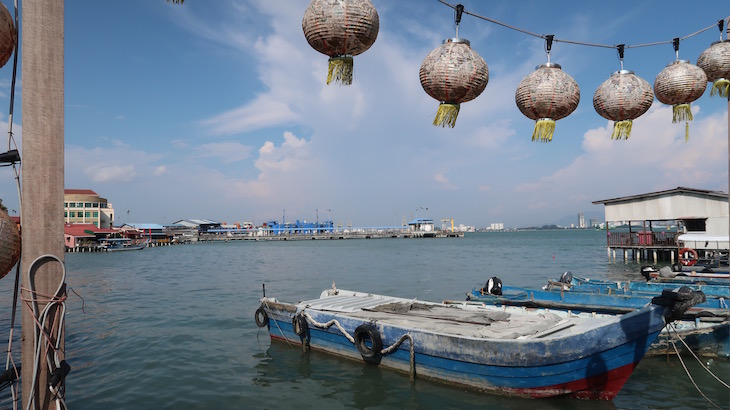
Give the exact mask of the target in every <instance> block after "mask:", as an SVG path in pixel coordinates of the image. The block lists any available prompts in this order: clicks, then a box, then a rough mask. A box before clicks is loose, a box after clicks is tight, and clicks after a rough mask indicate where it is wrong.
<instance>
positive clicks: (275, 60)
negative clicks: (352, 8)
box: [0, 0, 728, 228]
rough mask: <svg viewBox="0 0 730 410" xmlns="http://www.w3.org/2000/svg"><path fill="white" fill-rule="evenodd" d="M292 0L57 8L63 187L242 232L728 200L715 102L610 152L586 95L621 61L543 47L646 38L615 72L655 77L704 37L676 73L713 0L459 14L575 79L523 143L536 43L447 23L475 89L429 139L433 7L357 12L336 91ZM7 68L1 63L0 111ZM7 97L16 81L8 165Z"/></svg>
mask: <svg viewBox="0 0 730 410" xmlns="http://www.w3.org/2000/svg"><path fill="white" fill-rule="evenodd" d="M5 3H6V6H8V8H9V9H12V6H13V5H12V4H10V3H8V2H7V1H6V2H5ZM307 4H308V1H307V0H280V1H278V2H276V4H275V6H272V4H271V3H270V2H260V1H254V0H243V1H229V0H222V1H217V2H200V1H186V2H185V3H184V4H183V5H172V4H170V3H168V2H166V1H164V0H130V1H127V2H117V3H113V2H99V1H92V0H77V1H73V2H66V4H65V10H64V12H65V35H64V40H65V67H64V77H65V110H64V112H65V148H64V154H65V185H66V188H79V189H92V190H94V191H96V192H97V193H99V195H101V196H102V197H104V198H107V199H108V200H109V201H110V202H112V203H113V205H114V207H115V208H116V209H117V213H118V214H119V215H117V217H121V218H122V219H123V220H125V221H126V219H125V218H128V219H129V221H131V222H139V223H152V222H156V223H167V222H171V221H174V220H180V219H185V218H194V217H199V218H208V219H214V220H219V221H226V222H234V221H240V222H243V221H251V222H257V223H259V222H261V221H265V220H280V219H281V216H282V211H283V210H284V209H286V213H287V215H291V216H292V218H299V219H307V220H315V219H316V217H317V210H319V213H320V217H321V216H322V214H323V212H326V213H327V217H328V218H331V219H332V220H333V221H343V222H345V221H346V222H347V223H351V224H353V225H356V226H372V225H390V224H401V222H402V219H403V218H411V217H416V216H417V215H418V214H423V215H427V216H428V217H430V218H433V219H434V220H435V221H440V220H441V219H445V218H453V220H454V223H455V225H459V224H464V225H472V226H475V227H480V228H484V227H488V226H490V224H493V223H502V224H504V226H505V228H507V227H515V228H517V227H526V226H542V225H546V224H548V225H549V224H563V225H565V224H566V223H567V224H568V225H569V224H570V223H573V224H576V225H577V223H578V222H577V219H576V215H577V214H578V213H583V214H584V215H585V217H586V219H587V220H589V219H590V218H594V217H596V215H602V214H603V208H602V206H598V205H593V204H592V203H591V202H592V201H596V200H601V199H604V198H612V197H620V196H627V195H633V194H640V193H644V192H652V191H659V190H665V189H672V188H676V187H677V186H687V187H693V188H698V189H709V190H717V191H723V192H727V191H728V150H727V144H728V129H727V110H728V108H727V107H728V103H727V101H726V100H724V99H722V98H710V96H709V93H710V92H709V90H708V91H706V92H705V95H704V96H702V97H701V98H700V99H699V100H697V101H695V102H693V103H692V104H691V106H692V112H693V114H694V120H693V121H692V122H690V123H689V140H688V141H685V124H683V123H680V124H673V123H672V108H671V107H669V106H666V105H663V104H660V103H659V102H658V101H655V102H654V104H653V106H652V107H651V108H650V109H649V111H648V112H647V113H646V114H644V115H643V116H642V117H640V118H638V119H637V120H636V121H634V124H633V130H632V134H631V138H630V139H628V140H620V141H617V140H612V139H611V133H612V129H613V123H612V122H610V121H607V120H605V119H604V118H602V117H601V116H599V115H598V114H597V113H596V112H595V110H594V108H593V104H592V97H593V95H594V92H595V90H596V89H597V88H598V86H599V85H600V84H601V83H602V82H603V81H605V80H606V79H608V78H609V76H610V75H611V73H612V72H614V71H617V70H618V69H620V68H621V63H620V61H619V59H618V56H617V52H616V50H615V49H612V48H610V47H609V48H601V47H588V46H583V45H576V44H571V43H568V42H565V41H560V40H575V41H579V42H586V43H592V44H604V45H605V44H609V45H611V44H621V43H623V44H627V45H629V46H630V45H638V44H645V43H653V42H663V43H662V44H660V45H657V46H651V47H639V48H631V47H628V48H626V50H625V56H624V61H623V65H624V68H626V69H629V70H633V71H634V72H635V73H636V74H637V75H638V76H640V77H642V78H643V79H645V80H646V81H648V82H649V83H650V84H653V82H654V79H655V78H656V76H657V74H658V73H659V72H660V71H661V70H662V69H664V68H665V67H666V65H667V64H668V63H670V62H672V61H674V60H675V58H676V55H675V51H674V49H673V47H672V45H671V40H672V39H673V38H675V37H685V36H687V35H689V34H691V33H695V32H697V31H699V30H700V29H704V28H708V27H710V28H709V29H708V30H707V31H704V32H702V33H699V34H697V35H695V36H692V37H689V38H686V39H683V40H682V41H681V42H680V47H679V51H678V55H679V58H680V59H686V60H689V61H690V62H693V63H694V62H696V61H697V58H698V56H699V55H700V53H701V52H702V51H703V50H705V49H706V48H708V47H709V46H710V44H711V43H712V42H714V41H717V40H718V39H719V38H720V33H719V31H718V29H717V28H716V27H711V26H713V25H716V23H717V21H718V20H719V19H724V18H725V17H727V14H728V9H727V7H726V2H724V1H723V2H721V1H719V0H711V1H709V2H706V3H703V4H702V7H687V6H686V3H685V2H679V1H676V0H671V1H663V2H661V3H660V2H635V1H626V0H617V1H614V2H612V3H611V4H610V7H607V6H606V5H605V4H604V3H597V2H585V1H566V2H562V3H560V7H555V4H552V3H545V2H539V1H534V0H528V1H524V2H519V3H514V2H510V1H496V2H482V1H472V2H466V3H463V4H464V7H465V9H466V10H467V11H468V12H472V13H475V14H479V15H482V16H487V17H489V18H492V19H495V20H498V21H501V22H504V23H507V24H510V25H513V26H515V27H519V28H521V29H525V30H527V31H530V32H533V33H541V34H543V33H544V34H554V35H555V39H556V40H555V42H554V43H553V44H552V49H551V54H550V61H551V62H555V63H558V64H560V65H561V66H562V70H563V71H564V72H565V73H567V74H569V75H571V76H572V77H573V78H574V79H575V81H576V82H577V83H578V85H579V87H580V92H581V98H580V103H579V105H578V108H577V110H576V111H575V112H573V113H572V114H571V115H569V116H568V117H566V118H564V119H561V120H559V121H557V124H556V129H555V133H554V136H553V140H552V142H549V143H536V142H532V141H531V135H532V132H533V127H534V121H532V120H530V119H528V118H526V117H525V116H524V115H522V113H521V112H520V111H519V109H518V108H517V106H516V104H515V90H516V89H517V86H518V84H519V83H520V81H521V80H522V79H523V78H524V77H526V76H527V75H529V74H531V73H532V72H533V71H534V70H535V67H536V66H538V65H540V64H543V63H545V62H546V61H547V59H548V56H547V55H546V53H545V46H546V44H545V42H544V40H543V39H540V38H537V37H533V36H530V35H526V34H524V33H520V32H517V31H514V30H510V29H507V28H505V27H502V26H498V25H495V24H492V23H488V22H486V21H484V20H481V19H478V18H476V17H474V16H472V15H464V16H463V18H462V20H461V23H460V25H459V30H458V34H459V36H460V37H462V38H466V39H468V40H469V41H470V42H471V47H472V49H473V50H474V51H476V52H477V53H479V55H480V56H482V58H484V60H485V62H486V63H487V65H488V67H489V82H488V84H487V86H486V89H485V90H484V92H483V93H482V94H481V95H480V96H479V97H477V98H476V99H474V100H473V101H469V102H466V103H464V104H462V105H461V108H460V111H459V116H458V119H457V121H456V125H455V127H454V128H453V129H452V128H448V127H446V128H443V127H435V126H433V125H432V122H433V119H434V116H435V114H436V110H437V107H438V105H439V102H438V101H436V100H434V99H433V98H431V97H430V96H429V95H428V94H426V93H425V92H424V90H423V87H422V86H421V84H420V81H419V68H420V65H421V63H422V62H423V60H424V58H425V57H426V55H428V53H429V52H431V51H432V50H433V49H435V48H437V47H439V46H440V45H441V43H442V41H443V40H444V39H446V38H451V37H454V36H455V35H456V30H455V29H456V28H455V25H454V11H453V10H452V9H451V8H450V7H448V6H446V5H444V4H442V3H441V2H439V1H436V0H402V1H398V2H393V1H387V0H373V4H374V5H375V7H376V9H377V11H378V13H379V18H380V30H379V34H378V38H377V40H376V41H375V43H374V44H373V46H372V47H371V48H370V49H369V50H367V51H366V52H365V53H363V54H361V55H358V56H355V57H354V81H353V84H352V85H351V86H339V85H334V84H332V85H326V84H325V82H326V77H327V59H328V57H327V56H325V55H322V54H320V53H318V52H317V51H315V50H313V49H312V48H311V47H310V46H309V44H308V43H307V41H306V39H305V38H304V35H303V33H302V17H303V13H304V10H305V8H306V7H307ZM678 10H681V12H678ZM723 13H724V14H723ZM649 16H650V17H649ZM130 22H134V24H130ZM20 57H21V58H20V63H21V64H22V53H21V56H20ZM11 65H12V59H11V61H10V62H9V63H8V64H6V65H5V66H4V67H2V69H0V105H3V104H4V106H5V107H8V104H9V97H10V83H11V75H12V67H11ZM18 72H20V70H18ZM22 98H23V88H22V79H19V81H18V83H17V86H16V105H15V113H14V116H13V121H14V122H15V124H14V126H13V132H14V138H15V140H16V141H17V142H18V144H19V146H20V150H21V154H22V126H21V125H22V112H20V111H21V110H20V102H19V101H20V100H22ZM5 112H8V111H5ZM0 119H1V120H2V121H3V123H0V127H2V126H5V127H6V128H7V125H8V124H7V120H8V118H7V116H3V117H0ZM0 151H1V150H0ZM14 182H15V180H14V176H13V174H12V171H11V170H10V168H8V167H0V198H2V200H3V204H4V205H5V206H7V207H8V209H9V210H11V211H12V210H19V209H20V207H19V202H18V194H17V190H16V188H15V185H14ZM21 182H22V180H21ZM324 210H327V211H324ZM426 210H427V211H426ZM127 211H129V213H127ZM115 219H116V218H115Z"/></svg>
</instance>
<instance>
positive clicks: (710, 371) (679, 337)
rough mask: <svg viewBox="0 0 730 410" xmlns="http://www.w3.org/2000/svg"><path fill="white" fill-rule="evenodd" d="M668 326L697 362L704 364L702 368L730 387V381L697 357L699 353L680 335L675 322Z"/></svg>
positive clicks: (726, 386)
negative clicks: (722, 377)
mask: <svg viewBox="0 0 730 410" xmlns="http://www.w3.org/2000/svg"><path fill="white" fill-rule="evenodd" d="M668 327H669V329H670V330H671V331H673V332H674V335H675V336H676V337H677V339H678V340H679V341H680V342H682V344H683V345H684V348H685V349H687V351H688V352H690V354H692V357H694V358H695V360H697V363H699V364H700V366H702V368H703V369H705V371H707V373H709V374H710V375H711V376H712V377H713V378H714V379H715V380H717V381H718V382H719V383H720V384H722V385H723V386H725V388H727V389H730V385H729V384H728V383H726V382H725V381H723V380H722V379H720V378H719V377H718V376H717V375H716V374H715V373H713V372H712V370H710V369H709V368H708V367H707V366H705V363H704V362H703V361H702V359H700V358H699V357H697V354H695V352H693V351H692V348H690V347H689V345H687V342H685V341H684V339H682V336H680V335H679V333H678V332H677V329H676V328H675V327H674V324H673V323H670V324H669V326H668ZM675 350H676V349H675Z"/></svg>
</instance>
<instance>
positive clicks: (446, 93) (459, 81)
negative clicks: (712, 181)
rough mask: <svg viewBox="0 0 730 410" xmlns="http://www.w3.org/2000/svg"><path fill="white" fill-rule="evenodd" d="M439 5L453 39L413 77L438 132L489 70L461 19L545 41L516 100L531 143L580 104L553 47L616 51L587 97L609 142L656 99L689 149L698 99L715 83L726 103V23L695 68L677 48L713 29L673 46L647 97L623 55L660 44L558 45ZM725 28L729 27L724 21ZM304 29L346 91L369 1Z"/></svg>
mask: <svg viewBox="0 0 730 410" xmlns="http://www.w3.org/2000/svg"><path fill="white" fill-rule="evenodd" d="M437 1H439V2H440V3H442V4H444V5H447V6H449V7H451V8H452V9H454V11H455V19H454V20H455V23H456V37H454V38H449V39H446V40H444V42H443V43H442V44H441V46H440V47H437V48H436V49H434V50H433V51H431V52H430V53H429V54H428V55H427V56H426V58H425V59H424V60H423V63H422V64H421V68H420V70H419V78H420V81H421V86H422V87H423V89H424V91H425V92H426V93H427V94H428V95H430V96H431V97H433V98H434V99H436V100H438V101H439V102H440V104H439V108H438V110H437V113H436V117H435V119H434V121H433V124H434V125H436V126H442V127H447V126H448V127H452V128H453V127H454V126H455V125H456V119H457V116H458V114H459V110H460V107H461V103H464V102H468V101H471V100H473V99H475V98H477V97H478V96H479V95H480V94H481V93H482V92H483V91H484V90H485V88H486V86H487V83H488V82H489V68H488V66H487V63H486V62H485V61H484V59H483V58H482V57H481V56H480V55H479V54H478V53H477V52H476V51H475V50H474V49H472V48H471V44H470V42H469V41H468V40H466V39H464V38H460V37H459V24H460V22H461V17H462V15H463V14H464V13H466V14H469V15H472V16H475V17H478V18H481V19H483V20H486V21H489V22H492V23H496V24H499V25H502V26H504V27H507V28H510V29H513V30H517V31H520V32H523V33H526V34H529V35H533V36H536V37H540V38H543V39H544V40H545V42H546V54H547V60H548V61H547V63H545V64H541V65H539V66H538V67H537V68H536V70H535V71H534V72H533V73H531V74H530V75H528V76H526V77H525V78H524V79H523V80H522V81H521V82H520V84H519V85H518V87H517V90H516V92H515V103H516V105H517V108H519V110H520V112H522V114H524V115H525V116H526V117H528V118H530V119H532V120H534V121H535V127H534V130H533V134H532V140H533V141H540V142H549V141H552V138H553V134H554V131H555V122H556V121H558V120H560V119H562V118H565V117H567V116H568V115H570V114H571V113H572V112H573V111H575V109H576V108H577V107H578V103H579V102H580V88H579V87H578V84H577V83H576V81H575V80H574V79H573V78H572V77H571V76H570V75H569V74H567V73H566V72H565V71H563V70H562V67H561V66H560V65H559V64H556V63H553V62H551V61H550V51H551V47H552V43H553V42H554V41H556V42H557V41H562V42H567V43H572V44H578V45H587V46H597V47H604V48H612V49H617V50H618V52H619V55H620V61H621V70H619V71H617V72H615V73H613V74H612V75H611V76H610V77H609V78H608V80H606V81H605V82H604V83H602V84H601V85H600V86H599V87H598V89H597V90H596V92H595V94H594V95H593V107H594V108H595V110H596V112H597V113H598V114H599V115H600V116H602V117H603V118H606V119H608V120H610V121H613V122H614V127H613V133H612V135H611V138H612V139H616V140H621V139H628V138H629V137H630V135H631V128H632V124H633V120H635V119H637V118H639V117H640V116H641V115H643V114H644V113H646V112H647V110H648V109H649V107H651V104H652V103H653V101H654V97H655V96H656V98H657V100H659V101H660V102H661V103H663V104H667V105H671V106H672V112H673V119H672V122H675V123H676V122H685V141H687V140H689V122H690V121H692V111H691V107H690V104H691V103H692V102H693V101H695V100H697V99H698V98H700V97H701V96H702V95H703V94H704V92H705V90H706V88H707V83H708V81H709V82H712V83H713V85H712V89H711V96H715V95H718V96H720V97H728V90H729V89H730V39H725V40H723V39H722V35H723V28H724V22H725V20H720V21H718V24H717V26H718V28H719V29H720V41H717V42H714V43H712V45H711V46H710V48H708V49H707V50H705V51H704V52H703V53H702V54H701V55H700V57H699V59H698V60H697V65H694V64H691V63H690V62H689V61H687V60H680V59H679V42H680V40H683V39H686V38H689V37H692V36H694V35H697V34H700V33H702V32H704V31H706V30H709V29H711V28H713V27H714V25H712V26H710V27H707V28H705V29H702V30H700V31H698V32H696V33H693V34H691V35H689V36H686V37H684V38H675V39H673V40H672V44H673V46H674V50H675V55H676V60H675V61H674V62H672V63H670V64H669V65H668V66H667V67H666V68H664V69H663V70H662V71H661V72H660V73H659V74H658V75H657V77H656V79H655V81H654V87H653V90H652V86H651V85H650V84H649V83H648V82H647V81H646V80H644V79H642V78H640V77H639V76H637V75H636V74H634V73H633V72H632V71H630V70H624V69H623V56H624V50H625V49H626V48H636V47H644V46H649V45H658V44H664V43H665V42H660V43H652V44H643V45H636V46H626V45H623V44H620V45H600V44H589V43H582V42H576V41H567V40H558V39H555V38H554V35H538V34H534V33H531V32H528V31H525V30H522V29H519V28H516V27H512V26H509V25H507V24H504V23H501V22H498V21H496V20H491V19H488V18H486V17H483V16H479V15H477V14H474V13H470V12H468V11H466V10H465V9H464V6H463V5H461V4H458V5H456V6H454V5H451V4H449V3H447V2H445V1H444V0H437ZM728 21H729V23H728V24H730V17H728ZM302 29H303V31H304V35H305V37H306V38H307V41H308V42H309V44H310V45H311V46H312V47H313V48H314V49H315V50H317V51H319V52H321V53H323V54H326V55H328V56H330V60H329V72H328V76H327V84H329V83H330V82H331V81H333V80H334V81H335V82H339V83H341V84H342V85H349V84H351V83H352V73H353V69H352V66H353V62H352V56H354V55H358V54H360V53H363V52H365V51H366V50H367V49H368V48H370V46H372V44H373V43H374V42H375V39H376V38H377V35H378V29H379V18H378V13H377V11H376V10H375V7H374V6H373V4H372V3H371V1H370V0H312V1H311V3H310V5H309V6H308V7H307V10H306V11H305V13H304V19H303V21H302Z"/></svg>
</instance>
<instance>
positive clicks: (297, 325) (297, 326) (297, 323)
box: [292, 315, 309, 337]
mask: <svg viewBox="0 0 730 410" xmlns="http://www.w3.org/2000/svg"><path fill="white" fill-rule="evenodd" d="M292 326H293V327H294V333H296V335H297V336H299V337H302V336H304V335H305V334H306V333H307V328H308V327H309V325H308V324H307V319H306V318H305V317H304V315H296V316H294V319H292Z"/></svg>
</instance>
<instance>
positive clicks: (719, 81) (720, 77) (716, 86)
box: [697, 40, 730, 98]
mask: <svg viewBox="0 0 730 410" xmlns="http://www.w3.org/2000/svg"><path fill="white" fill-rule="evenodd" d="M697 66H698V67H700V68H701V69H702V70H703V71H704V72H705V75H707V81H709V82H712V90H711V91H710V96H714V95H716V94H717V95H719V96H720V97H725V98H727V96H728V88H730V40H725V41H716V42H714V43H712V45H711V46H710V48H708V49H707V50H705V51H703V52H702V54H700V58H698V59H697Z"/></svg>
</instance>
